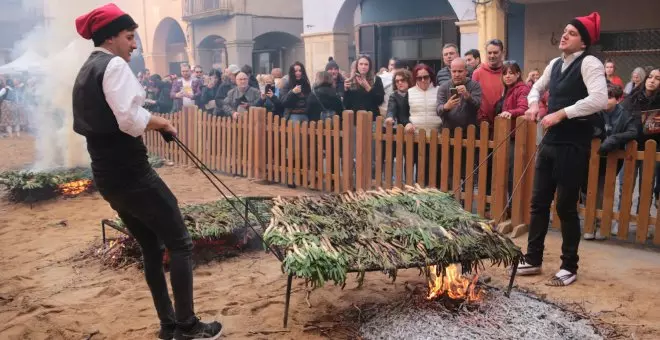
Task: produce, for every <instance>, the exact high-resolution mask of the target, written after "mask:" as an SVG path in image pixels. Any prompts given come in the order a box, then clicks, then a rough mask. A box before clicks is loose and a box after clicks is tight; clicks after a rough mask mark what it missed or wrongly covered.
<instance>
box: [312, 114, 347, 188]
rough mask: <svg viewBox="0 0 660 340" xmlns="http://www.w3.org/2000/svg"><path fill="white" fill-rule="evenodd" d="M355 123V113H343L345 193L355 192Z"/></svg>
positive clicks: (343, 175) (343, 174)
mask: <svg viewBox="0 0 660 340" xmlns="http://www.w3.org/2000/svg"><path fill="white" fill-rule="evenodd" d="M354 121H355V113H353V111H344V112H343V113H342V125H343V128H342V132H341V134H342V177H343V179H344V180H343V190H344V191H351V190H353V183H354V182H353V168H354V163H353V148H354V147H355V143H356V141H355V140H354V137H353V136H354V134H353V129H354V128H355V127H354V125H353V122H354ZM317 166H320V164H317Z"/></svg>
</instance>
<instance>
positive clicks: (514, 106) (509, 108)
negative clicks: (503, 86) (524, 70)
mask: <svg viewBox="0 0 660 340" xmlns="http://www.w3.org/2000/svg"><path fill="white" fill-rule="evenodd" d="M530 90H531V88H530V87H529V85H527V84H525V83H524V82H522V81H519V82H517V83H515V84H514V85H513V87H512V88H510V89H509V90H508V91H506V96H505V97H504V102H503V103H502V112H505V111H506V112H509V113H511V129H515V127H516V118H518V117H520V116H524V115H525V111H527V109H528V108H529V105H528V104H527V96H528V95H529V91H530ZM515 135H516V133H515V132H514V133H513V134H512V135H511V137H514V136H515Z"/></svg>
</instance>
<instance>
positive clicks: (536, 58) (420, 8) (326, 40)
mask: <svg viewBox="0 0 660 340" xmlns="http://www.w3.org/2000/svg"><path fill="white" fill-rule="evenodd" d="M592 11H598V12H600V14H601V17H602V27H601V29H602V32H603V33H602V39H601V43H600V44H598V45H596V46H594V47H593V49H592V53H594V54H596V55H597V56H599V57H600V58H602V59H605V58H610V59H614V60H615V62H616V63H617V65H618V66H617V68H618V73H619V74H620V75H621V76H622V78H624V79H628V78H629V76H630V72H631V71H632V69H633V68H634V67H636V66H640V65H660V53H658V52H660V20H658V19H657V18H658V15H657V13H658V12H659V11H660V1H658V0H631V1H629V2H627V3H626V5H625V6H621V3H620V1H617V0H581V1H575V0H410V1H400V0H303V13H304V15H303V17H304V18H303V20H304V24H305V30H304V34H303V40H304V42H305V53H306V63H307V66H308V67H309V68H311V69H312V70H319V69H322V68H323V66H324V65H325V63H326V62H327V58H328V56H333V57H334V58H335V59H336V60H337V62H338V63H339V64H340V66H341V67H342V69H345V70H347V69H348V66H349V64H350V62H351V61H352V59H353V58H352V56H354V55H355V54H360V53H364V54H367V55H370V56H371V57H372V58H373V59H374V60H375V62H376V65H377V66H378V67H382V66H385V65H386V63H387V60H388V59H389V58H390V57H397V58H400V59H404V60H407V61H409V63H411V64H412V63H416V62H425V63H428V64H431V65H432V66H433V67H434V68H436V69H438V68H439V67H441V66H442V62H441V60H442V58H441V55H440V53H441V46H442V45H443V44H445V43H456V44H457V45H458V46H459V48H460V52H461V54H463V53H465V52H466V51H467V50H469V49H473V48H476V49H478V50H480V51H481V54H482V56H485V45H486V42H487V41H488V40H490V39H493V38H499V39H501V40H503V41H504V43H505V49H506V51H505V53H506V58H507V59H508V60H515V61H517V62H518V63H519V64H520V65H521V66H522V67H523V68H524V69H525V71H526V72H527V71H530V70H532V69H534V68H540V69H542V68H543V67H545V65H546V64H547V63H548V62H549V61H550V60H551V59H552V58H554V57H556V56H558V55H559V51H558V50H557V48H558V47H557V45H558V41H559V39H560V38H561V34H562V31H563V29H564V27H565V25H566V24H567V23H568V21H569V20H570V19H571V18H573V17H575V16H582V15H587V14H589V13H590V12H592ZM482 60H484V61H485V59H484V58H482Z"/></svg>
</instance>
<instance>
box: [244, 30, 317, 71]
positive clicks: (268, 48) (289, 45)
mask: <svg viewBox="0 0 660 340" xmlns="http://www.w3.org/2000/svg"><path fill="white" fill-rule="evenodd" d="M304 57H305V55H304V49H303V47H302V45H301V41H300V39H298V38H297V37H295V36H293V35H291V34H289V33H284V32H268V33H264V34H262V35H260V36H258V37H256V38H255V39H254V50H253V53H252V67H253V69H254V74H261V73H270V71H271V70H272V69H273V68H276V67H280V68H282V69H284V70H285V72H286V70H287V69H288V68H289V65H291V64H293V62H295V61H303V59H304Z"/></svg>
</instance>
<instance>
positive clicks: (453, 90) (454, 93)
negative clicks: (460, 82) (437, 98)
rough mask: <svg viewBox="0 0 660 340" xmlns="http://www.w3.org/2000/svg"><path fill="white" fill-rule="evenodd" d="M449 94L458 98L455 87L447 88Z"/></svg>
mask: <svg viewBox="0 0 660 340" xmlns="http://www.w3.org/2000/svg"><path fill="white" fill-rule="evenodd" d="M449 93H451V95H452V97H453V96H458V90H457V89H456V88H455V87H450V88H449Z"/></svg>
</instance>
